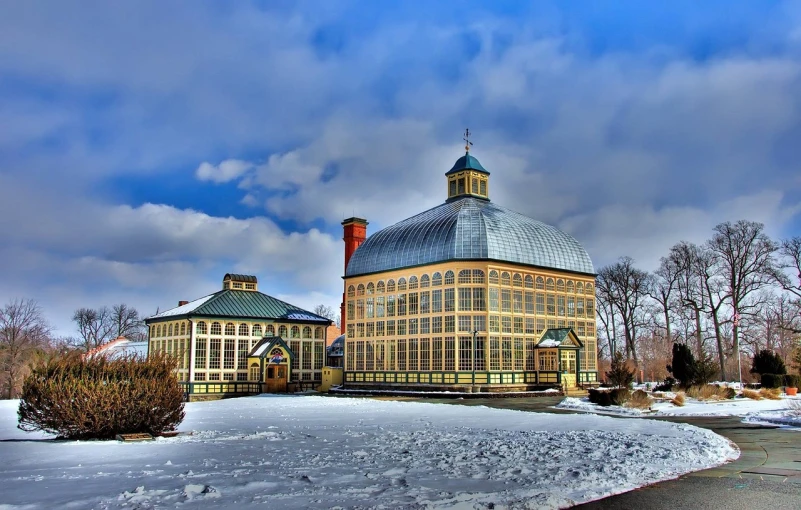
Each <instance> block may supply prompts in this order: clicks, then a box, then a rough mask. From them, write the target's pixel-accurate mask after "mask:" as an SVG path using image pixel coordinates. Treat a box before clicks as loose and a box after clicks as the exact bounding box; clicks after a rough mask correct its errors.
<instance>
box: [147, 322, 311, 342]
mask: <svg viewBox="0 0 801 510" xmlns="http://www.w3.org/2000/svg"><path fill="white" fill-rule="evenodd" d="M186 324H187V323H186V322H181V323H180V327H179V324H175V325H174V326H173V324H156V325H154V326H151V327H150V337H151V338H159V337H165V336H173V335H176V336H177V335H185V334H186ZM196 331H197V334H198V335H206V334H211V335H222V334H223V326H222V324H221V323H219V322H212V323H211V324H207V323H206V322H203V321H200V322H198V323H197V328H196ZM276 331H277V333H278V336H280V337H282V338H312V334H313V335H314V339H316V340H322V339H324V338H325V329H324V328H322V327H319V326H317V327H315V328H314V329H312V327H311V326H303V327H302V328H301V327H300V326H285V325H283V324H282V325H279V326H278V329H277V330H276V326H274V325H273V324H267V325H266V326H265V327H264V328H263V329H262V325H261V324H254V325H253V327H252V329H251V327H250V324H240V325H239V326H238V327H237V326H236V325H235V324H234V323H233V322H229V323H227V324H226V325H225V335H226V336H255V337H259V338H262V337H263V336H275V335H276ZM251 332H252V334H251Z"/></svg>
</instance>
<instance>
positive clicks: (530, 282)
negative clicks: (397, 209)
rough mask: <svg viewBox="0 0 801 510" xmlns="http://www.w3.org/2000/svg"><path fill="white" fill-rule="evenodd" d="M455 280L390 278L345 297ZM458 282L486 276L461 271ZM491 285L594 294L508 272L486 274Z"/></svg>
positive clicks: (575, 285) (583, 287) (585, 287)
mask: <svg viewBox="0 0 801 510" xmlns="http://www.w3.org/2000/svg"><path fill="white" fill-rule="evenodd" d="M455 281H456V279H455V278H454V273H453V271H446V272H445V277H444V278H443V276H442V273H440V272H436V273H434V274H433V275H432V276H431V278H429V276H428V275H427V274H424V275H422V276H421V277H420V279H419V280H418V278H417V276H410V277H409V280H408V282H407V280H406V278H403V277H401V278H398V281H397V285H396V282H395V280H393V279H390V280H387V282H386V283H384V281H383V280H381V281H379V282H378V283H375V284H374V283H373V282H370V283H368V284H367V285H364V284H363V283H360V284H359V285H356V286H354V285H349V286H348V297H355V296H363V295H365V294H367V295H370V294H382V293H384V292H395V290H396V288H397V290H398V291H404V290H407V289H408V290H414V289H417V288H421V289H425V288H428V287H439V286H441V285H443V282H444V284H445V285H453V284H454V283H455ZM458 282H459V284H460V285H469V284H472V285H484V284H485V283H486V281H485V273H484V271H482V270H480V269H472V270H471V269H463V270H461V271H459V277H458ZM489 284H490V285H503V286H507V287H525V288H527V289H540V290H549V291H555V292H566V293H568V294H586V295H594V293H595V288H594V286H593V284H592V283H586V284H585V283H583V282H574V281H573V280H564V279H562V278H557V279H554V278H550V277H549V278H545V277H542V276H537V277H536V278H535V277H534V276H532V275H530V274H528V275H525V276H523V275H522V274H520V273H514V274H512V273H509V272H508V271H502V272H498V271H496V270H494V269H493V270H492V271H490V272H489Z"/></svg>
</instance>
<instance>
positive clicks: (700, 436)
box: [0, 396, 739, 510]
mask: <svg viewBox="0 0 801 510" xmlns="http://www.w3.org/2000/svg"><path fill="white" fill-rule="evenodd" d="M16 405H17V402H15V401H2V402H0V459H2V465H0V484H1V485H0V486H2V487H3V488H4V489H3V490H2V491H0V509H2V510H10V509H15V510H16V509H26V510H27V509H51V508H81V509H83V508H99V509H114V508H136V509H149V508H191V509H195V508H203V509H206V508H234V507H236V508H239V509H242V508H244V509H248V508H271V509H273V508H331V507H345V508H368V507H369V508H423V507H426V508H428V507H448V508H470V509H472V508H493V507H494V508H496V509H499V508H504V507H514V508H558V507H567V506H570V505H572V504H574V503H578V502H584V501H588V500H593V499H597V498H600V497H603V496H606V495H609V494H614V493H619V492H623V491H626V490H630V489H633V488H635V487H638V486H642V485H645V484H649V483H653V482H656V481H659V480H664V479H668V478H674V477H676V476H679V475H680V474H682V473H686V472H689V471H694V470H698V469H703V468H707V467H711V466H715V465H719V464H722V463H725V462H726V461H728V460H731V459H734V458H736V457H737V456H738V455H739V452H738V451H737V449H736V447H734V446H732V445H731V444H730V443H729V442H728V441H727V440H726V439H725V438H722V437H720V436H718V435H716V434H714V433H712V432H710V431H708V430H704V429H699V428H696V427H692V426H688V425H682V424H672V423H665V422H658V421H651V420H623V419H620V418H610V417H606V416H595V415H584V414H578V415H567V414H558V415H557V414H537V413H527V412H520V411H510V410H501V409H489V408H484V407H468V406H457V405H438V404H428V403H410V402H395V401H376V400H372V399H359V398H333V397H324V396H261V397H249V398H239V399H230V400H222V401H216V402H197V403H190V404H187V407H186V409H187V413H186V414H187V417H186V420H185V421H184V423H183V424H182V425H181V427H180V430H181V431H184V432H189V431H193V434H192V435H189V434H182V435H179V436H178V437H174V438H159V439H157V440H156V441H152V442H147V443H128V444H124V443H119V442H116V441H110V442H109V441H106V442H99V441H49V440H41V439H33V440H31V439H30V438H31V437H34V438H36V437H40V438H41V437H43V436H42V435H37V434H27V433H25V432H22V431H19V430H17V429H15V426H16Z"/></svg>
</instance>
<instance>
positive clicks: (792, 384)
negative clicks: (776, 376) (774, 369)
mask: <svg viewBox="0 0 801 510" xmlns="http://www.w3.org/2000/svg"><path fill="white" fill-rule="evenodd" d="M784 385H785V386H787V387H788V388H798V387H799V385H801V375H796V374H787V375H785V376H784Z"/></svg>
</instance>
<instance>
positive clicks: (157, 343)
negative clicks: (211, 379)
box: [150, 338, 189, 369]
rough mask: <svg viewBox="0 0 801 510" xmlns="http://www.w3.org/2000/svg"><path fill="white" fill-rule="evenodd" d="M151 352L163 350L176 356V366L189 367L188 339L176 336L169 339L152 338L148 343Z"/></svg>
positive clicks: (180, 367)
mask: <svg viewBox="0 0 801 510" xmlns="http://www.w3.org/2000/svg"><path fill="white" fill-rule="evenodd" d="M150 351H151V352H165V353H167V354H169V355H172V356H175V357H177V358H178V368H179V369H187V368H189V339H188V338H176V339H170V340H153V341H151V343H150Z"/></svg>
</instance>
